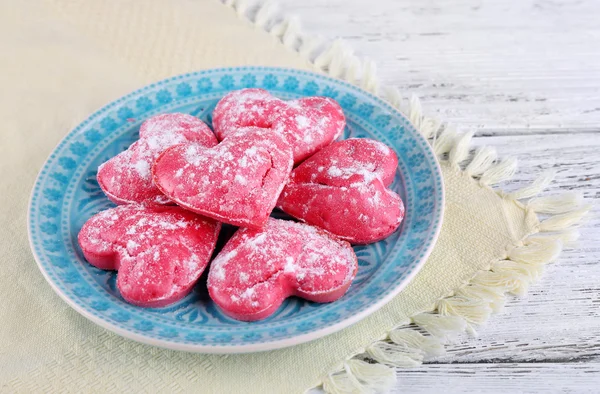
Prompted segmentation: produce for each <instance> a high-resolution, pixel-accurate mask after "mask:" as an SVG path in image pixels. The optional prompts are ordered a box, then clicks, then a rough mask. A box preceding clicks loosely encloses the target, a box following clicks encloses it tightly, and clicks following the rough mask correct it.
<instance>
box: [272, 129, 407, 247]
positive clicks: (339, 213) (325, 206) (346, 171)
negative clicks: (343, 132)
mask: <svg viewBox="0 0 600 394" xmlns="http://www.w3.org/2000/svg"><path fill="white" fill-rule="evenodd" d="M397 166H398V158H397V157H396V155H395V153H394V152H393V151H392V150H391V149H389V148H388V147H387V146H386V145H385V144H383V143H381V142H378V141H374V140H369V139H363V138H359V139H348V140H344V141H339V142H334V143H333V144H331V145H329V146H327V147H325V148H323V149H322V150H321V151H320V152H318V153H316V154H315V155H314V156H312V157H310V158H309V159H307V160H306V161H304V162H303V163H302V164H301V165H300V166H298V167H297V168H296V169H294V171H292V174H291V176H290V180H289V181H288V184H287V185H286V187H285V188H284V190H283V192H282V194H281V196H280V198H279V201H278V204H277V205H278V206H279V207H280V208H281V209H282V210H284V211H285V212H287V213H289V214H290V215H292V216H294V217H296V218H298V219H300V220H303V221H305V222H307V223H309V224H313V225H315V226H319V227H321V228H323V229H325V230H327V231H329V232H331V233H332V234H335V235H337V236H338V237H340V238H342V239H345V240H348V241H350V242H352V243H360V244H365V243H372V242H376V241H379V240H381V239H383V238H385V237H387V236H389V235H390V234H391V233H392V232H394V231H395V230H396V229H397V228H398V226H399V225H400V223H401V221H402V219H403V218H404V205H403V203H402V200H401V199H400V197H399V196H398V195H397V194H396V193H394V192H393V191H391V190H389V189H388V186H389V185H390V184H391V183H392V182H393V180H394V175H395V173H396V167H397Z"/></svg>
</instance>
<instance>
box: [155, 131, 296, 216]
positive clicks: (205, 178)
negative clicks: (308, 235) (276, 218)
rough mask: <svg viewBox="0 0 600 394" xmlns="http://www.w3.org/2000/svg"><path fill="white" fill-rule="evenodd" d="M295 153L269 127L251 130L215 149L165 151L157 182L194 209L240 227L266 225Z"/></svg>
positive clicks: (191, 147) (192, 147)
mask: <svg viewBox="0 0 600 394" xmlns="http://www.w3.org/2000/svg"><path fill="white" fill-rule="evenodd" d="M292 165H293V162H292V150H291V148H290V146H289V145H288V144H287V143H286V142H285V140H284V139H283V137H282V136H280V135H279V134H277V133H275V132H273V131H271V130H270V129H260V128H258V127H250V128H243V129H240V131H239V132H238V133H235V134H232V135H230V136H229V137H227V138H225V139H224V140H223V141H222V142H221V143H220V144H219V145H217V146H215V147H214V148H204V147H202V146H200V145H197V144H183V145H177V146H174V147H171V148H169V149H167V150H166V151H165V152H163V153H162V154H161V155H160V156H159V157H158V159H157V160H156V161H155V162H154V166H153V170H152V171H153V176H154V183H155V184H156V185H157V186H158V188H159V189H160V190H161V191H162V192H163V193H164V194H165V195H166V196H167V197H168V198H169V199H171V200H172V201H174V202H176V203H177V204H179V205H181V206H182V207H184V208H187V209H189V210H191V211H194V212H197V213H200V214H202V215H205V216H208V217H211V218H214V219H217V220H219V221H221V222H225V223H230V224H233V225H236V226H242V227H254V228H259V227H262V226H263V225H264V224H265V223H266V221H267V218H268V217H269V215H270V214H271V211H272V210H273V208H274V207H275V204H276V203H277V198H278V197H279V194H280V193H281V190H282V189H283V186H284V184H285V181H286V180H287V178H288V176H289V174H290V171H291V169H292Z"/></svg>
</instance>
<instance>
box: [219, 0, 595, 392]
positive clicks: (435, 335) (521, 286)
mask: <svg viewBox="0 0 600 394" xmlns="http://www.w3.org/2000/svg"><path fill="white" fill-rule="evenodd" d="M222 2H223V4H224V5H226V6H228V7H230V8H231V9H233V10H234V11H235V12H236V13H237V14H238V16H239V17H240V18H242V19H245V20H247V21H249V22H250V23H252V24H254V25H255V26H257V27H259V28H261V29H263V30H265V31H266V32H268V33H270V34H271V35H272V36H274V37H276V38H277V39H278V40H279V41H280V42H281V43H282V44H283V45H284V46H285V47H287V48H288V49H290V50H293V51H296V52H298V53H299V55H300V56H302V58H304V59H305V60H307V61H308V62H310V63H311V64H312V65H313V66H314V67H315V68H317V69H319V70H321V71H322V72H324V73H326V74H328V75H330V76H332V77H335V78H340V79H344V80H346V81H347V82H350V83H353V84H355V85H358V86H360V87H361V88H363V89H364V90H367V91H368V92H371V93H373V94H376V95H379V94H380V89H379V87H380V83H379V78H378V77H377V69H376V65H375V63H374V62H373V61H371V60H369V59H364V58H359V57H358V56H356V55H355V54H354V52H353V50H352V48H350V47H349V46H348V44H346V43H345V42H344V41H342V40H339V39H338V40H334V41H331V42H327V41H326V40H324V39H323V38H321V37H319V36H311V35H306V34H304V33H302V30H301V26H300V21H299V20H298V19H297V18H294V17H282V16H281V14H280V13H279V12H277V10H276V7H275V4H274V3H273V2H272V1H270V0H267V1H259V2H258V3H254V2H252V1H249V0H222ZM380 96H381V97H382V98H384V99H385V100H387V101H388V102H389V103H390V104H391V105H393V106H394V107H395V108H397V109H398V110H400V111H401V112H403V113H404V114H407V117H408V118H409V120H410V121H411V123H412V124H413V125H414V126H415V127H416V129H417V130H418V131H419V132H420V133H421V134H422V135H423V136H424V137H425V138H426V139H427V140H428V141H429V142H430V144H431V147H432V149H433V151H434V152H435V154H436V155H437V157H438V159H439V160H440V161H446V162H447V163H448V164H450V165H451V166H453V167H455V168H456V169H457V170H460V171H463V172H464V173H465V174H467V175H468V176H471V177H472V178H473V179H474V180H475V181H477V182H478V183H479V184H480V186H481V187H486V188H491V187H492V186H493V185H496V184H498V183H501V182H504V181H508V180H510V179H511V178H512V177H513V175H514V174H515V172H516V169H517V161H516V160H515V159H513V158H508V159H505V160H501V161H498V159H497V157H498V155H497V153H496V151H495V150H494V149H493V148H489V147H481V148H478V149H477V150H474V151H472V150H471V147H470V143H471V139H472V137H473V133H470V132H469V133H462V134H459V133H457V131H456V129H455V128H454V127H453V126H452V125H450V124H448V123H443V122H441V121H439V120H438V119H435V118H430V117H427V116H424V115H423V110H422V106H421V102H420V101H419V99H418V98H417V97H416V96H414V95H413V96H411V97H410V98H409V99H406V98H405V97H404V96H402V94H401V93H400V91H399V90H398V89H397V88H395V87H389V86H386V87H385V88H384V89H382V92H381V94H380ZM553 177H554V173H552V172H549V173H546V174H543V175H542V176H540V177H539V178H538V179H536V180H535V181H534V182H533V183H531V185H528V186H526V187H524V188H522V189H520V190H517V191H514V192H511V193H505V192H503V191H502V190H497V189H492V190H494V191H495V192H496V193H497V194H498V196H499V197H501V198H503V199H506V200H512V201H514V202H515V203H517V204H522V206H523V207H524V209H526V210H529V211H531V212H532V213H534V214H536V215H538V216H541V215H545V219H544V220H541V221H540V224H539V226H538V227H537V232H536V233H534V234H531V235H529V236H528V237H526V238H525V239H523V240H521V242H519V244H517V245H509V247H508V248H507V252H506V255H505V256H503V257H502V258H500V259H498V260H496V261H493V262H490V264H489V267H488V268H487V269H486V270H481V271H479V272H477V273H476V274H475V275H474V276H473V277H472V278H471V279H470V280H468V281H467V282H466V283H464V284H463V285H462V286H460V287H459V288H458V289H456V290H455V291H454V292H453V293H452V294H450V295H448V296H447V297H443V298H442V299H440V300H438V301H437V302H436V303H435V305H433V306H432V308H431V310H429V311H425V312H423V313H419V314H416V315H414V316H412V317H411V318H410V319H408V320H407V321H406V322H402V323H401V324H399V325H398V326H397V327H395V328H394V329H392V330H390V331H389V332H388V333H387V334H386V335H385V337H384V338H382V339H381V340H378V341H375V342H373V343H371V344H370V345H369V346H367V347H366V348H365V349H360V350H357V351H356V352H355V354H353V355H352V356H350V357H348V359H347V360H345V361H344V362H342V363H341V364H339V365H338V366H337V367H336V368H333V369H332V372H330V373H328V374H327V375H326V376H324V377H323V378H322V381H321V382H320V385H321V386H322V388H323V390H324V391H326V392H328V393H348V392H381V391H386V390H388V389H389V388H390V387H391V386H392V385H393V384H394V382H395V378H396V373H395V368H413V367H417V366H419V365H421V364H422V363H423V362H425V361H428V360H432V359H435V357H439V356H442V355H443V354H444V351H445V350H444V346H445V344H447V343H449V342H452V341H453V340H454V339H455V338H456V337H457V336H458V335H460V334H462V333H464V332H467V333H470V334H472V335H476V330H475V327H477V326H480V325H482V324H484V323H485V322H486V321H487V320H488V319H489V317H490V316H491V315H492V314H493V313H497V312H499V311H501V310H502V308H503V306H504V303H505V300H506V295H507V294H513V295H517V296H520V295H523V294H525V293H526V292H527V289H528V288H529V285H530V284H531V283H533V282H534V281H535V280H537V279H538V278H539V277H540V275H541V274H542V271H543V267H544V265H546V264H548V263H550V262H552V261H554V260H556V258H557V257H558V256H559V254H560V252H561V251H562V249H563V246H569V245H572V244H573V243H574V242H575V241H576V240H577V238H578V236H579V232H578V231H577V230H576V227H577V226H578V225H579V224H580V223H581V221H582V220H583V218H584V217H585V215H586V214H587V213H588V212H589V210H590V206H589V205H585V206H584V205H582V202H583V198H582V196H581V194H578V193H562V194H558V195H553V196H544V197H537V195H538V194H540V193H541V192H543V190H544V189H545V188H546V187H547V186H548V185H549V184H550V183H551V182H552V179H553Z"/></svg>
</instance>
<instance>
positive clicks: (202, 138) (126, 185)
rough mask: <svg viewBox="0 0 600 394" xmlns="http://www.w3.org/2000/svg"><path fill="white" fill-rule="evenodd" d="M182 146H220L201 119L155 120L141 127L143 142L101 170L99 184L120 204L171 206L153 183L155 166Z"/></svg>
mask: <svg viewBox="0 0 600 394" xmlns="http://www.w3.org/2000/svg"><path fill="white" fill-rule="evenodd" d="M182 142H195V143H198V144H201V145H204V146H207V147H211V146H215V145H217V138H216V137H215V135H214V134H213V132H212V130H211V129H210V128H209V127H208V126H207V125H206V124H205V123H204V122H202V121H201V120H200V119H198V118H196V117H194V116H192V115H187V114H180V113H172V114H162V115H157V116H154V117H152V118H150V119H148V120H146V121H145V122H144V123H142V126H141V127H140V139H139V140H138V141H136V142H134V143H133V144H132V145H131V146H130V147H129V148H128V149H127V150H126V151H124V152H121V153H120V154H118V155H117V156H115V157H113V158H112V159H110V160H108V161H107V162H105V163H104V164H102V165H100V167H99V168H98V176H97V179H98V184H99V185H100V188H102V190H103V191H104V193H105V194H106V196H107V197H108V198H109V199H110V200H111V201H113V202H114V203H116V204H131V203H150V204H168V203H170V201H169V200H168V199H167V198H166V197H165V196H164V195H163V194H162V193H161V192H160V191H159V190H158V189H157V188H156V186H155V185H154V184H153V183H152V174H151V168H152V162H153V161H154V159H156V158H157V157H158V155H160V153H161V152H162V151H164V150H165V149H167V148H168V147H170V146H173V145H176V144H181V143H182Z"/></svg>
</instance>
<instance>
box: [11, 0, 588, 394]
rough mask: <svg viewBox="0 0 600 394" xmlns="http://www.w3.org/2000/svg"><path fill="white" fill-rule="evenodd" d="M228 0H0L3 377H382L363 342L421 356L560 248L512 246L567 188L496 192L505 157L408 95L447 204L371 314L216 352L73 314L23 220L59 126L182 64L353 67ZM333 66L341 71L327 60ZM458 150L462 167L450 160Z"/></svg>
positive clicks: (249, 385) (136, 382) (133, 381)
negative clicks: (267, 348)
mask: <svg viewBox="0 0 600 394" xmlns="http://www.w3.org/2000/svg"><path fill="white" fill-rule="evenodd" d="M232 3H233V4H232ZM228 4H229V6H225V5H223V4H221V3H219V2H217V1H191V0H174V1H169V2H165V1H159V0H146V1H144V2H139V1H133V0H126V1H120V0H105V1H95V2H91V1H77V0H48V1H44V0H24V1H19V2H2V3H1V4H0V50H1V53H2V55H3V56H2V58H3V60H2V63H1V65H0V87H1V90H2V93H1V94H0V122H1V123H0V125H1V131H0V138H1V140H0V160H1V162H0V164H1V167H0V187H1V190H2V191H3V197H2V204H1V205H0V211H1V217H2V218H3V225H2V227H1V228H0V239H1V240H2V241H1V242H2V256H3V267H2V268H3V269H2V271H1V272H2V273H1V274H0V275H1V276H0V288H1V289H2V298H1V299H0V322H1V323H0V387H1V388H2V390H7V391H9V392H12V391H16V392H31V391H40V392H42V391H43V392H51V391H57V392H58V391H60V392H75V391H94V392H111V391H118V392H131V391H150V392H160V391H162V392H177V391H188V392H192V391H195V392H203V393H210V392H232V393H233V392H236V393H240V392H245V393H248V392H262V393H265V392H285V393H293V392H303V391H304V390H306V389H309V388H311V387H313V386H315V385H319V384H324V385H325V389H326V390H328V391H350V390H355V391H356V390H362V389H368V388H378V387H381V388H383V387H385V385H389V383H390V382H391V378H392V376H393V370H391V369H389V368H387V367H383V366H382V364H367V363H364V362H361V361H359V360H358V359H357V358H354V359H351V357H353V356H355V355H357V354H362V353H364V352H366V355H367V356H368V357H369V358H371V359H373V360H375V361H378V362H379V363H384V364H388V365H399V366H410V365H414V364H415V363H419V362H420V361H421V360H422V359H423V358H424V357H427V356H428V355H430V354H435V352H436V351H438V350H439V345H440V344H441V343H442V342H443V337H444V333H445V332H448V331H456V330H461V329H464V328H465V326H466V325H467V326H469V325H470V324H477V323H481V322H483V321H484V320H485V319H486V318H487V316H488V315H489V313H490V311H491V310H492V309H493V307H494V305H496V304H497V303H499V302H501V300H502V297H503V293H504V292H505V291H519V290H520V289H521V288H522V287H523V286H525V285H526V284H527V283H528V281H529V280H531V279H533V278H534V277H535V275H536V273H537V272H538V268H537V267H538V266H539V265H540V264H542V263H545V262H547V261H549V260H551V259H552V258H553V257H554V256H555V255H556V254H557V253H558V251H559V250H560V245H559V242H558V241H557V239H560V238H564V237H565V236H564V235H561V234H559V235H557V236H554V237H547V236H545V237H538V239H534V238H530V239H529V240H525V245H524V244H523V243H521V241H522V240H524V239H525V237H527V236H529V235H530V234H532V233H535V232H538V231H539V230H540V229H541V230H549V231H554V230H561V229H563V228H565V227H568V226H569V225H570V224H573V223H575V221H576V220H577V218H578V217H580V216H581V214H582V212H583V211H576V212H575V213H570V214H566V215H562V216H558V217H554V218H551V219H549V220H550V222H545V223H546V224H542V225H541V227H540V223H539V221H538V220H537V218H536V215H535V213H534V211H549V212H551V213H560V212H561V211H567V210H569V209H571V208H573V207H574V204H575V202H574V201H575V200H573V199H569V197H567V198H565V197H561V198H559V199H555V200H552V199H538V200H536V202H535V204H530V205H529V206H528V207H526V206H524V205H523V204H521V203H520V202H519V201H518V200H517V198H521V197H531V196H532V195H533V194H535V192H536V191H538V190H539V189H540V187H541V185H534V187H533V188H532V189H528V190H525V191H523V192H520V194H513V195H501V194H498V193H496V192H495V191H493V190H492V189H491V188H490V187H489V185H490V184H492V183H494V182H496V181H501V180H504V179H506V178H507V177H509V176H510V172H511V171H512V170H513V169H514V168H513V166H512V163H511V162H507V163H500V164H494V165H493V166H491V167H490V164H491V160H493V155H492V153H491V152H490V151H487V150H484V151H482V152H479V155H478V156H476V157H475V159H474V160H472V161H470V159H468V154H469V150H468V147H469V145H468V137H469V136H463V137H456V136H455V135H454V134H452V132H451V131H449V130H446V131H444V132H443V133H439V132H438V131H437V127H436V125H435V122H433V121H431V120H429V119H425V118H423V117H422V116H421V115H420V112H419V108H418V105H417V103H416V102H414V103H413V105H412V107H411V108H412V109H411V110H412V113H411V120H413V122H415V123H416V125H417V127H419V128H420V129H421V130H422V131H423V133H424V134H425V135H426V136H428V137H433V136H434V135H435V138H436V142H435V144H434V147H435V149H436V151H437V153H438V154H439V155H440V157H441V158H444V160H443V161H442V169H443V172H444V182H445V187H446V201H447V202H446V214H445V219H444V225H443V229H442V233H441V236H440V238H439V241H438V243H437V245H436V248H435V250H434V252H433V254H432V255H431V257H430V258H429V260H428V262H427V264H426V265H425V267H424V268H423V269H422V271H421V272H420V273H419V275H418V277H417V278H416V279H415V280H414V281H413V282H412V283H411V284H410V285H409V286H408V287H407V288H406V289H405V290H404V291H403V292H402V293H401V294H400V295H399V296H397V297H396V298H395V299H394V300H393V301H392V302H390V303H389V304H388V305H386V306H385V307H384V308H382V309H381V310H380V311H378V312H376V313H374V314H373V315H371V316H370V317H368V318H366V319H364V320H363V321H361V322H360V323H358V324H356V325H354V326H352V327H350V328H348V329H345V330H343V331H341V332H338V333H336V334H333V335H330V336H328V337H325V338H322V339H320V340H317V341H314V342H310V343H307V344H303V345H300V346H296V347H292V348H288V349H282V350H277V351H272V352H267V353H257V354H247V355H229V356H219V355H201V354H190V353H184V352H176V351H169V350H163V349H159V348H154V347H151V346H147V345H142V344H138V343H136V342H133V341H130V340H127V339H124V338H121V337H119V336H117V335H115V334H113V333H111V332H108V331H106V330H104V329H102V328H100V327H98V326H96V325H95V324H93V323H91V322H90V321H88V320H86V319H85V318H83V317H82V316H80V315H79V314H77V313H76V312H75V311H73V310H72V309H71V308H69V307H68V306H67V305H66V304H65V303H64V302H63V301H61V300H60V299H59V298H58V296H57V295H55V294H54V293H53V291H52V290H51V288H50V286H49V285H48V284H47V283H45V281H44V279H43V277H42V275H41V273H40V272H39V270H38V268H37V266H36V264H35V261H34V260H33V257H32V254H31V252H30V250H29V244H28V240H27V229H26V214H27V213H26V211H27V200H28V196H29V193H30V190H31V188H32V185H33V182H34V179H35V176H36V174H37V172H38V171H39V169H40V168H41V166H42V164H43V161H44V160H45V158H46V157H47V155H48V154H49V153H50V152H51V151H52V149H53V148H54V146H55V145H56V144H57V143H58V142H59V140H60V139H61V138H62V137H63V136H64V135H65V134H66V133H67V132H68V131H69V130H70V129H71V128H73V127H74V126H75V125H77V124H78V123H79V122H81V121H82V120H84V118H85V117H86V116H87V115H88V114H90V113H91V112H93V111H94V110H96V109H97V108H99V107H100V106H102V105H104V104H106V103H108V102H110V101H111V100H113V99H116V98H118V97H119V96H120V95H123V94H125V93H127V92H128V91H131V90H133V89H135V88H137V87H140V86H142V85H144V84H147V83H149V82H152V81H155V80H158V79H161V78H165V77H168V76H172V75H174V74H179V73H184V72H188V71H196V70H200V69H206V68H212V67H223V66H239V65H269V66H285V67H295V68H305V69H315V70H329V72H330V73H331V74H337V75H340V76H343V77H345V78H346V79H349V80H351V81H354V80H355V79H356V78H357V74H356V70H355V69H353V68H352V66H350V67H349V68H348V69H346V68H345V65H344V62H343V60H344V59H343V58H340V57H339V56H338V52H339V44H334V45H333V46H331V47H327V48H324V49H319V48H316V47H315V46H313V47H311V46H309V41H310V40H309V39H308V38H307V37H306V36H302V35H299V33H298V31H297V30H296V28H295V25H294V23H293V22H290V21H288V20H283V21H280V20H279V19H277V17H275V16H273V15H272V14H270V13H269V10H268V9H267V8H260V9H258V10H256V9H245V8H244V6H245V4H246V3H245V1H233V2H231V1H230V2H228ZM279 22H281V23H279ZM265 29H266V30H270V31H271V34H268V33H267V32H266V31H265ZM311 49H314V50H312V51H311ZM298 50H300V53H299V52H298ZM315 52H317V53H315ZM315 57H316V58H317V59H315ZM315 61H316V64H315ZM364 66H365V67H364V72H363V74H362V78H361V77H360V75H359V76H358V79H360V81H361V83H362V84H363V86H365V87H367V88H369V89H371V90H373V89H375V88H376V83H375V82H376V79H375V78H374V77H373V76H372V73H370V71H369V67H368V63H364ZM342 69H346V71H345V72H341V73H340V70H342ZM389 98H390V100H391V101H396V99H397V98H398V96H397V95H395V94H394V93H392V94H391V96H389ZM448 153H449V156H448V155H447V154H448ZM447 156H448V157H447ZM467 162H470V163H471V164H470V165H469V167H467V169H466V170H464V164H465V163H467ZM461 163H462V164H463V165H462V166H460V164H461ZM488 167H489V168H488ZM474 177H475V178H474ZM552 220H554V221H553V222H552ZM544 226H545V227H544ZM490 269H491V270H490ZM434 311H435V313H422V312H434ZM410 322H412V323H415V324H416V325H418V326H420V327H421V328H422V329H424V330H425V331H426V335H425V336H423V335H421V334H420V333H419V332H418V331H417V330H415V329H414V328H413V327H414V325H413V326H408V327H405V328H402V327H400V328H397V327H398V326H399V325H401V324H405V323H410ZM338 370H339V371H341V372H336V371H338Z"/></svg>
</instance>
